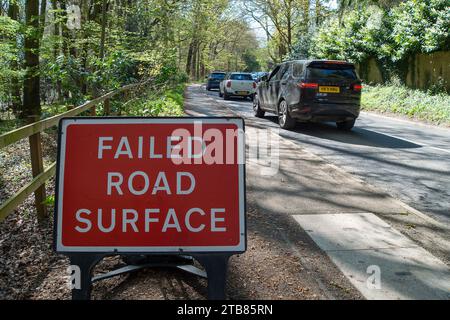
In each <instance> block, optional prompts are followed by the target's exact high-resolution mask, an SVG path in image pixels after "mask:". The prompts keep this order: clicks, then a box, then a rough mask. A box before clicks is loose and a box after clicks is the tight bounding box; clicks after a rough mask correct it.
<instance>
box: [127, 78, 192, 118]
mask: <svg viewBox="0 0 450 320" xmlns="http://www.w3.org/2000/svg"><path fill="white" fill-rule="evenodd" d="M184 88H185V84H184V83H181V84H177V85H172V86H171V87H169V88H162V89H160V90H157V91H155V90H154V89H151V90H148V91H147V92H146V93H145V94H144V95H143V96H141V97H139V98H137V99H135V100H132V101H131V102H130V103H128V104H127V105H126V106H125V108H126V112H127V114H129V115H133V116H144V117H150V116H152V117H162V116H182V115H183V114H184V112H183V102H184V98H183V93H184Z"/></svg>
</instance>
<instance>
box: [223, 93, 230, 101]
mask: <svg viewBox="0 0 450 320" xmlns="http://www.w3.org/2000/svg"><path fill="white" fill-rule="evenodd" d="M223 100H230V96H229V95H228V94H227V93H226V91H224V93H223Z"/></svg>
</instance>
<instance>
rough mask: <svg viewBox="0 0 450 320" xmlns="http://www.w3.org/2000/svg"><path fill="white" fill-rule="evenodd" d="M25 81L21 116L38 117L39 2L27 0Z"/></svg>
mask: <svg viewBox="0 0 450 320" xmlns="http://www.w3.org/2000/svg"><path fill="white" fill-rule="evenodd" d="M25 23H26V27H27V29H26V31H25V39H24V51H25V68H26V73H25V79H24V82H23V106H24V108H23V114H22V117H26V116H40V115H41V102H40V89H39V85H40V82H39V79H40V78H39V1H38V0H27V1H26V3H25Z"/></svg>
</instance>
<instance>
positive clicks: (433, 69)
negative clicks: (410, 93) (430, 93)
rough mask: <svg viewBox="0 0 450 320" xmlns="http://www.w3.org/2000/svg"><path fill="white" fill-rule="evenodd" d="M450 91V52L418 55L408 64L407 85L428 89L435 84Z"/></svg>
mask: <svg viewBox="0 0 450 320" xmlns="http://www.w3.org/2000/svg"><path fill="white" fill-rule="evenodd" d="M439 82H442V84H443V85H444V86H445V88H447V91H449V89H450V51H439V52H434V53H430V54H423V53H421V54H416V55H415V56H414V57H411V58H410V59H409V62H408V73H407V76H406V84H407V85H408V86H410V87H412V88H419V89H427V88H429V87H430V86H432V85H433V84H438V83H439Z"/></svg>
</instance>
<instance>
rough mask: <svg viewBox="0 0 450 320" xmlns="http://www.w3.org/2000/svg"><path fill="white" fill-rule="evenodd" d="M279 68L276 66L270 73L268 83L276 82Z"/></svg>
mask: <svg viewBox="0 0 450 320" xmlns="http://www.w3.org/2000/svg"><path fill="white" fill-rule="evenodd" d="M280 67H281V66H277V67H276V68H275V69H273V71H272V73H271V74H270V76H269V79H268V81H273V80H276V76H277V73H278V71H280Z"/></svg>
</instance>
